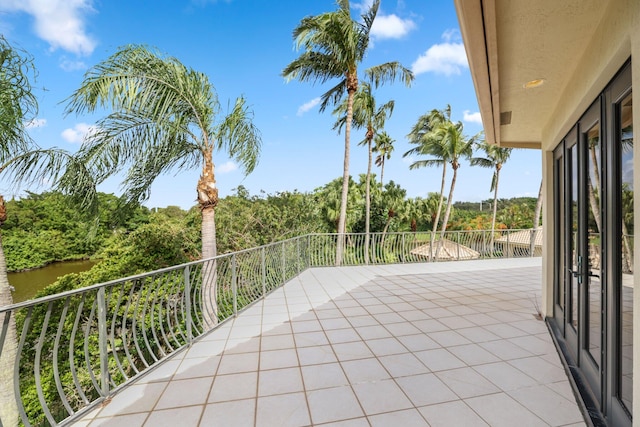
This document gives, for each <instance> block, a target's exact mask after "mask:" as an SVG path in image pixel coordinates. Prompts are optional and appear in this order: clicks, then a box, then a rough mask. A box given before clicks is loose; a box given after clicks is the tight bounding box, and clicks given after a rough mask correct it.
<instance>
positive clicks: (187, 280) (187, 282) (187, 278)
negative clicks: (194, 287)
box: [183, 265, 193, 345]
mask: <svg viewBox="0 0 640 427" xmlns="http://www.w3.org/2000/svg"><path fill="white" fill-rule="evenodd" d="M183 295H184V302H185V310H186V320H185V321H186V322H187V343H188V344H189V345H191V343H192V342H193V327H192V325H191V320H192V319H191V269H190V268H189V266H188V265H187V266H186V267H185V268H184V294H183Z"/></svg>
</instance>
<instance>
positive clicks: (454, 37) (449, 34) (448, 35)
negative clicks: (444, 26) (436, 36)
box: [442, 28, 462, 43]
mask: <svg viewBox="0 0 640 427" xmlns="http://www.w3.org/2000/svg"><path fill="white" fill-rule="evenodd" d="M442 40H444V41H446V42H447V43H448V42H451V41H454V42H460V41H462V37H461V36H460V31H458V30H457V29H455V28H451V29H448V30H447V31H445V32H444V33H442Z"/></svg>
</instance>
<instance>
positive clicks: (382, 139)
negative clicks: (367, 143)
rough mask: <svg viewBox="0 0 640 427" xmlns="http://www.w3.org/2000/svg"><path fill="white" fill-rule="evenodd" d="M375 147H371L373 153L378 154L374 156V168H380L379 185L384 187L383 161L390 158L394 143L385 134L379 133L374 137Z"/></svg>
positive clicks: (393, 140)
mask: <svg viewBox="0 0 640 427" xmlns="http://www.w3.org/2000/svg"><path fill="white" fill-rule="evenodd" d="M374 141H375V145H374V147H373V151H374V153H378V155H377V156H376V166H378V167H379V168H380V185H384V182H383V180H384V163H385V160H389V159H390V158H391V153H392V152H393V143H394V142H396V140H395V139H392V138H391V136H390V135H389V134H388V133H387V132H385V131H382V132H379V133H377V134H376V136H375V139H374Z"/></svg>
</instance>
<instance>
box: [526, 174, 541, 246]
mask: <svg viewBox="0 0 640 427" xmlns="http://www.w3.org/2000/svg"><path fill="white" fill-rule="evenodd" d="M542 183H543V181H540V190H538V200H537V201H536V208H535V211H534V213H533V232H532V233H531V241H530V242H529V254H530V255H531V256H533V255H534V251H535V249H536V237H537V235H538V233H539V232H540V231H539V230H538V229H539V228H540V213H541V212H542Z"/></svg>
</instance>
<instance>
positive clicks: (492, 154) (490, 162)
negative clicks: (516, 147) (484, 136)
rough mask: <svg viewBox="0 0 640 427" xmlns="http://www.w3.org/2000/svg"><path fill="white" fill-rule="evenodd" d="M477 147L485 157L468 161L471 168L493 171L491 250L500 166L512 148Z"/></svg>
mask: <svg viewBox="0 0 640 427" xmlns="http://www.w3.org/2000/svg"><path fill="white" fill-rule="evenodd" d="M477 147H478V149H480V150H481V151H483V152H484V154H485V157H473V158H472V159H471V161H470V163H471V166H480V167H483V168H490V169H493V177H492V178H491V188H490V190H489V191H493V215H492V217H491V248H492V249H493V237H494V236H493V234H494V231H495V229H496V214H497V211H498V185H499V184H500V171H501V170H502V166H503V165H504V164H505V163H506V162H507V161H508V160H509V157H510V156H511V152H512V151H513V148H507V147H500V146H498V145H495V144H489V143H487V142H486V141H482V142H480V143H478V145H477Z"/></svg>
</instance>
